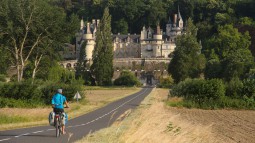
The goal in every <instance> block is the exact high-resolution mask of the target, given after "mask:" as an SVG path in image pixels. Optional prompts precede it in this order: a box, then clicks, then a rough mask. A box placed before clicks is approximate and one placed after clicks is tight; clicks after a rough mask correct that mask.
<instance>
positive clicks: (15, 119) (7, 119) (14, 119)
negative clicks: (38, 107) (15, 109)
mask: <svg viewBox="0 0 255 143" xmlns="http://www.w3.org/2000/svg"><path fill="white" fill-rule="evenodd" d="M30 120H31V119H29V118H28V117H21V116H7V115H0V125H1V124H8V123H22V122H29V121H30Z"/></svg>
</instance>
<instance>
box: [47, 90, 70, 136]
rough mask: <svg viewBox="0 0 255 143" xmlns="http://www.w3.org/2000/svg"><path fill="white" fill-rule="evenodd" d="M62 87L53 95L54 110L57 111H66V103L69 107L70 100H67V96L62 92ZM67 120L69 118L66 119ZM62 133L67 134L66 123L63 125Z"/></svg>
mask: <svg viewBox="0 0 255 143" xmlns="http://www.w3.org/2000/svg"><path fill="white" fill-rule="evenodd" d="M62 91H63V90H62V89H58V90H57V93H56V94H55V95H54V96H53V97H52V100H51V104H52V108H53V111H54V112H55V113H63V112H64V106H63V104H65V105H66V108H69V106H68V102H67V100H66V97H65V96H64V95H63V94H62ZM66 120H67V119H66ZM62 133H63V134H65V133H66V132H65V124H64V125H63V126H62Z"/></svg>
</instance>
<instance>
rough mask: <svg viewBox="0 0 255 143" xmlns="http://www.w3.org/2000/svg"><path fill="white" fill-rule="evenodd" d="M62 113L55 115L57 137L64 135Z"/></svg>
mask: <svg viewBox="0 0 255 143" xmlns="http://www.w3.org/2000/svg"><path fill="white" fill-rule="evenodd" d="M62 116H63V114H62V112H58V113H55V117H54V122H55V123H54V125H55V128H56V137H59V136H60V135H61V133H62V130H61V128H62V125H63V124H62Z"/></svg>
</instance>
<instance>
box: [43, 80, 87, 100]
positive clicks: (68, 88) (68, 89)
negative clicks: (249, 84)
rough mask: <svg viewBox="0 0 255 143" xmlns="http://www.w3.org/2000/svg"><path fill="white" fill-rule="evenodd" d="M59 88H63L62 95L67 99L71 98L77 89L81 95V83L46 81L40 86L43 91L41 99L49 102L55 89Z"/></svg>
mask: <svg viewBox="0 0 255 143" xmlns="http://www.w3.org/2000/svg"><path fill="white" fill-rule="evenodd" d="M59 88H62V89H63V95H65V96H66V98H67V100H68V101H70V100H72V99H73V97H74V95H75V93H76V92H77V91H79V92H80V93H81V95H83V92H82V85H81V84H79V83H72V84H64V83H56V82H47V83H45V84H44V85H42V86H40V89H41V91H42V93H43V99H44V101H45V103H46V104H50V103H51V99H52V96H53V95H54V94H55V93H56V91H57V89H59Z"/></svg>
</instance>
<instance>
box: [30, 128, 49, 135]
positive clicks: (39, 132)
mask: <svg viewBox="0 0 255 143" xmlns="http://www.w3.org/2000/svg"><path fill="white" fill-rule="evenodd" d="M48 130H51V129H48ZM41 132H44V130H41V131H35V132H33V134H36V133H41Z"/></svg>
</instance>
